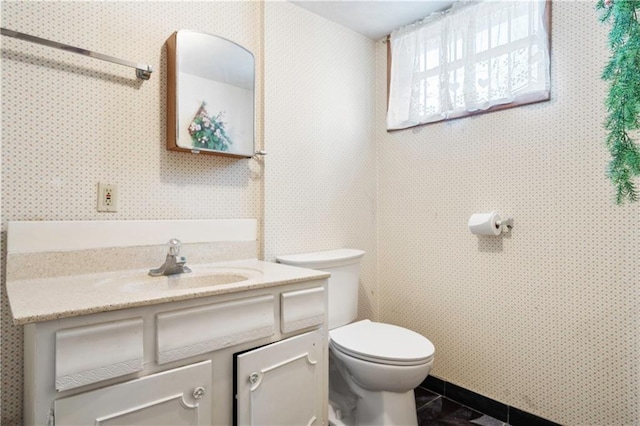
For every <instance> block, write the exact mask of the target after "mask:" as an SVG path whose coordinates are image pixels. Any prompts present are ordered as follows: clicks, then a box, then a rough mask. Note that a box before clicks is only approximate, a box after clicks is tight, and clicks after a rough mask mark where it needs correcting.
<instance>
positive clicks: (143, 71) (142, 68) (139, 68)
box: [0, 28, 153, 80]
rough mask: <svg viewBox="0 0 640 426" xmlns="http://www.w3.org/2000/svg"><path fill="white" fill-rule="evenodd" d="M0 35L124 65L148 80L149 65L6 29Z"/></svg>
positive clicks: (150, 70)
mask: <svg viewBox="0 0 640 426" xmlns="http://www.w3.org/2000/svg"><path fill="white" fill-rule="evenodd" d="M0 34H2V35H3V36H9V37H13V38H17V39H19V40H24V41H28V42H29V43H36V44H41V45H43V46H48V47H53V48H55V49H60V50H65V51H67V52H71V53H77V54H78V55H83V56H89V57H91V58H95V59H100V60H101V61H107V62H113V63H114V64H119V65H124V66H127V67H131V68H135V69H136V77H138V78H139V79H141V80H149V78H150V77H151V73H152V72H153V68H151V66H150V65H144V64H136V63H135V62H132V61H127V60H124V59H120V58H116V57H113V56H109V55H103V54H102V53H97V52H92V51H91V50H87V49H83V48H81V47H75V46H71V45H68V44H64V43H58V42H57V41H51V40H47V39H44V38H40V37H36V36H32V35H29V34H25V33H21V32H18V31H13V30H9V29H6V28H0Z"/></svg>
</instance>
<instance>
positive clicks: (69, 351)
mask: <svg viewBox="0 0 640 426" xmlns="http://www.w3.org/2000/svg"><path fill="white" fill-rule="evenodd" d="M142 360H143V342H142V318H131V319H125V320H120V321H110V322H104V323H100V324H92V325H87V326H84V327H76V328H70V329H64V330H58V331H57V332H56V373H55V374H56V390H57V391H59V392H61V391H65V390H69V389H74V388H77V387H79V386H84V385H88V384H91V383H96V382H101V381H103V380H107V379H112V378H114V377H119V376H123V375H125V374H130V373H135V372H137V371H141V370H142Z"/></svg>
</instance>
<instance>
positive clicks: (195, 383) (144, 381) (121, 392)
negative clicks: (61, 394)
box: [54, 361, 211, 426]
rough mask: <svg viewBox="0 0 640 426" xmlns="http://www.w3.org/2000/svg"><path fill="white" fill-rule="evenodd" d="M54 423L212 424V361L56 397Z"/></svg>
mask: <svg viewBox="0 0 640 426" xmlns="http://www.w3.org/2000/svg"><path fill="white" fill-rule="evenodd" d="M54 406H55V419H56V426H64V425H96V426H98V425H99V426H106V425H108V426H124V425H135V426H151V425H171V426H179V425H198V426H204V425H210V424H211V361H205V362H201V363H198V364H193V365H188V366H186V367H181V368H176V369H174V370H169V371H163V372H161V373H157V374H153V375H151V376H146V377H142V378H140V379H136V380H131V381H129V382H125V383H120V384H117V385H113V386H108V387H105V388H102V389H97V390H94V391H90V392H85V393H82V394H79V395H75V396H71V397H68V398H62V399H59V400H57V401H55V404H54Z"/></svg>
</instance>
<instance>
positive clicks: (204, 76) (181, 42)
mask: <svg viewBox="0 0 640 426" xmlns="http://www.w3.org/2000/svg"><path fill="white" fill-rule="evenodd" d="M167 59H168V64H169V66H168V73H167V74H168V89H167V109H168V118H169V119H170V122H169V123H168V126H167V147H168V148H169V149H171V150H177V151H186V152H198V153H203V154H217V155H227V156H235V157H245V158H249V157H252V156H253V154H254V152H255V150H254V108H255V92H254V81H255V61H254V57H253V54H251V52H249V51H248V50H246V49H245V48H243V47H242V46H240V45H238V44H236V43H234V42H232V41H230V40H226V39H224V38H222V37H217V36H213V35H210V34H205V33H201V32H198V31H191V30H180V31H177V32H176V33H174V34H173V35H172V36H171V37H170V38H169V39H168V40H167ZM173 117H174V118H173ZM171 118H173V121H171Z"/></svg>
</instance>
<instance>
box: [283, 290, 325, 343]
mask: <svg viewBox="0 0 640 426" xmlns="http://www.w3.org/2000/svg"><path fill="white" fill-rule="evenodd" d="M280 305H281V308H280V309H281V311H280V330H281V331H282V332H283V333H291V332H293V331H297V330H303V329H305V328H310V327H315V326H319V325H320V324H322V322H323V321H324V315H325V307H326V292H325V290H324V287H314V288H308V289H305V290H297V291H288V292H285V293H282V294H281V295H280Z"/></svg>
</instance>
